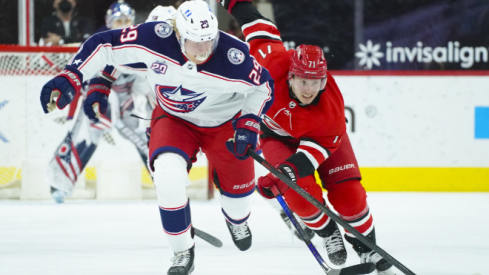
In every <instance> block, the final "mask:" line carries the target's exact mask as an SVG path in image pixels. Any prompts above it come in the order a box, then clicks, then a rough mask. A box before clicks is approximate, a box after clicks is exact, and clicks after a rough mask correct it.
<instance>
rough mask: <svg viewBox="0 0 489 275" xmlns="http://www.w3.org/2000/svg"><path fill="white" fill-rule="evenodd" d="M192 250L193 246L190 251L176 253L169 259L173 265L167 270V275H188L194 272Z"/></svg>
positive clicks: (193, 254)
mask: <svg viewBox="0 0 489 275" xmlns="http://www.w3.org/2000/svg"><path fill="white" fill-rule="evenodd" d="M194 249H195V246H192V247H191V248H190V249H187V250H184V251H180V252H176V253H175V256H173V258H171V261H172V262H173V264H172V265H171V267H170V269H168V275H190V274H191V273H192V271H194V256H195V253H194Z"/></svg>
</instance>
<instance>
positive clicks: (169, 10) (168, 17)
mask: <svg viewBox="0 0 489 275" xmlns="http://www.w3.org/2000/svg"><path fill="white" fill-rule="evenodd" d="M176 13H177V10H176V9H175V8H174V7H173V6H165V7H164V6H157V7H156V8H154V9H153V10H152V11H151V12H150V13H149V15H148V18H147V19H146V23H147V22H155V21H166V22H171V21H173V19H175V15H176Z"/></svg>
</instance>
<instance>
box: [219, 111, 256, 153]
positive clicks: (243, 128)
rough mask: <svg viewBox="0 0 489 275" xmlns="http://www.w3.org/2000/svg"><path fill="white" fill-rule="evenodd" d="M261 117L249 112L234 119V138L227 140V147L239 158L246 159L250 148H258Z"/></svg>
mask: <svg viewBox="0 0 489 275" xmlns="http://www.w3.org/2000/svg"><path fill="white" fill-rule="evenodd" d="M260 122H261V118H260V117H258V116H256V115H253V114H247V115H244V116H240V117H238V118H236V119H233V122H232V123H233V129H234V131H235V132H234V139H230V140H228V141H226V148H227V149H228V151H229V152H231V153H233V155H234V156H236V158H238V159H239V160H245V159H247V158H248V157H249V156H248V155H247V154H246V152H247V151H248V148H251V149H253V150H255V149H256V143H257V141H258V133H259V132H260Z"/></svg>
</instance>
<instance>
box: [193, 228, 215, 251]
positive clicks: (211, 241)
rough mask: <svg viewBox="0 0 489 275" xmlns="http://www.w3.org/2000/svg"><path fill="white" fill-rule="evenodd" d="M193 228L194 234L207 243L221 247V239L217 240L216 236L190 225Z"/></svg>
mask: <svg viewBox="0 0 489 275" xmlns="http://www.w3.org/2000/svg"><path fill="white" fill-rule="evenodd" d="M192 228H193V231H194V233H195V235H196V236H197V237H199V238H201V239H202V240H204V241H206V242H208V243H209V244H211V245H213V246H215V247H219V248H220V247H222V242H221V240H219V239H218V238H216V237H214V236H212V235H210V234H209V233H206V232H204V231H202V230H199V229H197V228H195V227H192Z"/></svg>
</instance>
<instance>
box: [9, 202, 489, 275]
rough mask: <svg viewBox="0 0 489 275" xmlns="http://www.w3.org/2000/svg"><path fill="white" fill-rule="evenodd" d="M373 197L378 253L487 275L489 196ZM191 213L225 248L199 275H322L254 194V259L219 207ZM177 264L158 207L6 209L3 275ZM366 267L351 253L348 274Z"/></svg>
mask: <svg viewBox="0 0 489 275" xmlns="http://www.w3.org/2000/svg"><path fill="white" fill-rule="evenodd" d="M368 195H369V199H368V200H369V205H370V207H371V210H372V214H373V216H374V222H375V224H376V230H377V239H378V244H379V245H380V246H381V247H382V248H383V249H384V250H386V251H387V252H388V253H390V254H391V255H392V256H393V257H395V258H396V259H398V260H399V261H400V262H402V263H403V264H404V265H406V266H407V267H409V268H410V269H411V270H412V271H414V272H415V273H416V274H427V275H472V274H474V273H480V274H482V275H489V236H488V228H489V194H488V193H369V194H368ZM191 209H192V218H193V224H194V226H195V227H197V228H199V229H201V230H204V231H206V232H208V233H210V234H212V235H214V236H216V237H218V238H220V239H221V240H222V241H223V243H224V247H223V248H220V249H219V248H215V247H213V246H211V245H209V244H207V243H205V242H204V241H202V240H200V239H196V262H195V264H196V269H195V271H194V273H193V274H194V275H211V274H212V275H219V274H226V275H229V274H232V275H241V274H242V275H245V274H246V275H248V274H253V275H270V274H280V275H285V274H291V275H292V274H293V275H297V274H308V275H309V274H324V273H323V271H322V270H321V269H320V267H319V265H318V264H317V263H316V261H315V259H314V257H313V256H312V255H311V254H310V252H309V250H308V249H307V248H306V247H305V245H304V244H303V243H301V242H300V241H298V240H297V239H294V238H295V237H293V236H292V235H291V233H290V232H289V231H288V229H287V228H286V227H285V225H284V224H283V222H282V221H281V219H280V217H279V215H278V214H277V213H276V212H275V210H273V209H272V207H271V206H270V205H268V204H267V203H266V202H264V201H263V199H261V198H260V197H258V196H257V195H256V194H255V198H254V208H253V212H252V214H251V217H250V221H249V223H250V228H251V230H252V233H253V246H252V247H251V249H250V250H249V251H246V252H241V251H239V250H238V249H237V248H236V247H235V246H234V244H233V242H232V240H231V237H230V235H229V232H228V230H227V228H226V225H225V222H224V219H223V216H222V212H221V211H220V206H219V201H218V200H212V201H192V202H191ZM313 242H314V243H315V244H316V247H317V248H318V250H319V251H320V252H321V253H323V252H324V248H322V247H321V244H320V241H319V239H318V238H317V237H316V238H315V239H314V240H313ZM323 255H325V253H323ZM171 256H172V253H171V251H170V250H169V248H168V245H167V243H166V237H165V236H164V235H163V232H162V228H161V222H160V217H159V212H158V207H157V203H156V201H135V202H100V201H69V200H68V201H67V202H66V203H65V204H63V205H58V204H55V203H54V201H53V202H52V201H43V202H26V201H0V274H2V275H4V274H8V275H10V274H12V275H14V274H15V275H27V274H28V275H40V274H49V275H55V274H62V275H66V274H70V275H72V274H90V275H98V274H104V275H105V274H118V275H122V274H147V275H150V274H155V275H156V274H166V272H167V269H168V268H169V266H170V258H171ZM358 261H359V260H358V257H357V256H356V254H355V253H354V251H353V250H352V249H351V248H350V247H349V246H348V261H347V265H351V264H355V263H357V262H358Z"/></svg>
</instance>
